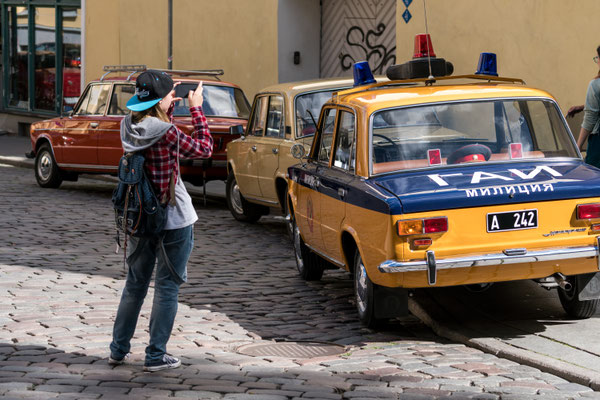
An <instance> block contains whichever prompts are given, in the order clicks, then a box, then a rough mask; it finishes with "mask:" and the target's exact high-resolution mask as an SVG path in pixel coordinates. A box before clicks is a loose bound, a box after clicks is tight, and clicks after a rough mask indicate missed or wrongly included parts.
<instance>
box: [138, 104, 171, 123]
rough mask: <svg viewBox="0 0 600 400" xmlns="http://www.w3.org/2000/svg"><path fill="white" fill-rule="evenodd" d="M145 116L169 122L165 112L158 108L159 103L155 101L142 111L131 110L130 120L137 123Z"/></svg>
mask: <svg viewBox="0 0 600 400" xmlns="http://www.w3.org/2000/svg"><path fill="white" fill-rule="evenodd" d="M147 117H155V118H158V119H160V120H161V121H164V122H171V120H170V119H169V117H168V116H167V113H166V112H164V111H163V109H162V108H160V103H156V104H155V105H154V106H152V107H150V108H148V109H146V110H144V111H132V112H131V122H133V123H134V124H137V123H139V122H140V121H142V120H143V119H144V118H147Z"/></svg>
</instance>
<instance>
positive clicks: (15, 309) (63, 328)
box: [0, 165, 600, 400]
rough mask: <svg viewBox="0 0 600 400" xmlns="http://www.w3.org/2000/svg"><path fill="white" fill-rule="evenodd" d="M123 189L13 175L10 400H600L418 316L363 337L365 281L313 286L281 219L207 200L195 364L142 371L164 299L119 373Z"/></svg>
mask: <svg viewBox="0 0 600 400" xmlns="http://www.w3.org/2000/svg"><path fill="white" fill-rule="evenodd" d="M113 186H114V184H112V183H106V182H102V181H98V180H91V179H80V181H79V182H76V183H71V182H65V183H63V185H62V186H61V188H60V189H56V190H54V189H41V188H40V187H38V185H37V184H36V182H35V178H34V176H33V171H31V170H27V169H21V168H13V167H8V166H2V165H0V192H1V193H2V199H3V201H2V203H1V205H0V215H1V217H0V238H1V240H0V326H1V328H0V396H2V397H3V398H14V399H51V398H58V399H87V398H90V399H119V398H130V399H145V398H149V399H163V398H173V397H178V398H189V399H221V398H224V399H240V400H242V399H261V400H263V399H264V400H279V399H295V398H311V399H360V398H370V399H373V398H393V399H444V398H448V399H528V398H542V396H543V398H544V399H569V398H600V393H599V392H594V391H592V390H591V389H590V388H588V387H586V386H582V385H578V384H574V383H570V382H568V381H566V380H564V379H562V378H559V377H556V376H553V375H550V374H547V373H544V372H542V371H540V370H537V369H534V368H531V367H527V366H524V365H519V364H518V363H515V362H513V361H509V360H506V359H502V358H498V357H495V356H493V355H490V354H486V353H483V352H481V351H479V350H475V349H471V348H468V347H465V346H464V345H461V344H456V343H451V342H448V341H445V340H444V339H441V338H439V337H437V336H435V335H434V334H433V333H432V332H431V331H430V330H429V329H428V328H427V327H425V326H424V325H423V324H421V322H420V321H418V320H417V319H416V318H414V317H407V318H405V319H402V320H399V321H394V322H393V323H390V324H389V325H387V326H384V327H382V329H381V330H380V331H372V330H368V329H365V328H363V327H361V325H360V324H359V323H358V321H357V318H356V311H355V309H354V304H353V302H352V281H351V280H350V276H349V275H348V274H347V273H345V272H343V271H337V270H335V271H326V272H325V275H324V277H323V279H322V280H321V281H319V282H305V281H303V280H301V279H300V278H299V277H298V276H297V273H296V269H295V262H294V258H293V254H292V248H291V245H290V243H289V239H288V237H287V236H286V231H285V226H284V224H283V220H282V219H281V217H267V218H263V219H262V220H261V222H260V223H259V224H255V225H251V224H242V223H239V222H237V221H235V220H234V219H233V218H232V217H231V215H230V213H229V211H228V210H227V208H226V206H225V203H224V202H222V203H221V202H214V201H212V202H209V203H208V205H207V206H206V207H204V206H203V205H202V201H196V202H195V205H196V210H197V213H198V215H199V218H200V221H199V222H198V223H197V224H196V225H195V249H194V251H193V253H192V257H191V259H190V263H189V265H188V283H186V284H184V285H183V286H182V288H181V293H180V304H179V312H178V315H177V318H176V321H175V328H174V331H173V335H172V337H171V340H170V341H169V345H168V349H169V352H170V353H172V354H173V355H175V356H177V357H180V358H181V359H182V362H183V365H182V367H180V368H178V369H175V370H167V371H160V372H156V373H144V372H142V365H143V356H144V348H145V346H146V344H147V342H148V336H147V326H148V318H149V314H150V306H151V303H152V302H151V298H152V295H153V292H152V290H150V292H149V294H148V298H147V299H146V303H145V306H144V308H143V310H142V315H141V318H140V320H139V324H138V330H137V331H136V336H135V337H134V340H133V343H132V345H133V348H132V352H133V356H132V362H131V363H130V364H127V365H123V366H118V367H114V368H113V367H110V366H109V365H108V364H107V361H106V357H107V356H108V344H109V343H110V340H111V333H112V322H113V318H114V315H115V312H116V309H117V306H118V303H119V297H120V292H121V290H122V288H123V285H124V278H125V270H124V267H123V260H122V253H121V252H120V253H119V254H115V241H114V233H115V230H114V223H113V216H112V205H111V202H110V195H111V192H112V189H113ZM274 340H278V341H285V340H306V341H326V342H335V343H337V344H341V345H344V346H347V348H346V349H345V352H344V353H343V354H341V355H339V356H326V357H320V358H312V359H290V358H284V357H270V356H269V357H264V356H261V357H258V356H248V355H242V354H239V353H238V352H236V349H237V348H238V347H239V346H241V345H245V344H251V343H262V342H268V341H274Z"/></svg>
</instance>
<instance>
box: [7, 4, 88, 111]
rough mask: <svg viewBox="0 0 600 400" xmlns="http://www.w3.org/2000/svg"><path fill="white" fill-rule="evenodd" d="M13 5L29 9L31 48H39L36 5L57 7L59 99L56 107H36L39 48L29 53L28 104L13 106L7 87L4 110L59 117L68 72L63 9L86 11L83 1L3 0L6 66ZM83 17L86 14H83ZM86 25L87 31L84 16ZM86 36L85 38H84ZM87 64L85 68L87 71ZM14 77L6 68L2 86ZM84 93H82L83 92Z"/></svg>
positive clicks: (57, 90) (29, 39)
mask: <svg viewBox="0 0 600 400" xmlns="http://www.w3.org/2000/svg"><path fill="white" fill-rule="evenodd" d="M9 7H24V8H26V9H27V48H28V49H32V48H35V26H36V25H35V9H36V8H53V9H54V31H55V33H54V39H55V40H54V43H55V49H56V51H55V83H54V85H55V88H54V89H55V90H54V93H55V98H54V104H55V106H54V109H52V110H44V109H39V108H36V104H35V51H28V54H27V74H26V76H27V85H28V87H27V96H28V98H27V106H26V107H18V106H11V105H10V93H9V91H8V90H3V91H4V95H3V96H2V99H1V101H0V110H1V111H12V112H14V113H18V114H27V115H32V116H40V117H55V116H60V115H63V114H65V113H68V112H66V111H64V104H63V103H64V100H63V98H64V93H63V74H64V65H63V60H64V54H63V30H64V28H63V10H64V9H65V8H67V9H73V8H75V9H78V10H79V11H80V12H81V10H82V7H81V0H20V1H15V0H0V25H1V29H2V38H1V40H2V48H3V54H2V60H1V62H2V65H4V66H7V65H9V61H10V59H9V52H7V51H6V50H5V49H8V48H9V46H10V43H9V21H8V8H9ZM82 17H83V15H82ZM81 23H82V26H81V27H80V29H81V31H83V24H84V21H83V18H82V19H81ZM82 39H83V37H82ZM83 46H84V43H83V42H81V48H82V49H83ZM83 68H84V67H83V65H82V66H81V71H83ZM9 80H10V71H9V68H3V72H2V81H1V85H0V87H2V88H7V84H8V82H9ZM80 96H81V94H80Z"/></svg>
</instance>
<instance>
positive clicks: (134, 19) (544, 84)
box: [0, 0, 600, 134]
mask: <svg viewBox="0 0 600 400" xmlns="http://www.w3.org/2000/svg"><path fill="white" fill-rule="evenodd" d="M169 4H170V5H171V6H170V7H169ZM0 6H1V10H0V12H1V19H0V24H1V30H0V33H1V35H2V38H1V42H0V43H1V44H2V50H3V51H2V57H0V60H1V63H2V74H1V79H0V89H1V91H2V99H1V101H0V132H1V131H9V132H20V133H21V134H27V131H28V124H29V123H31V122H32V121H35V120H39V119H43V118H47V117H51V116H56V115H59V114H60V113H65V112H68V111H69V110H70V108H71V107H72V106H73V104H74V102H75V100H76V99H77V96H79V94H80V92H81V90H82V88H83V87H85V84H86V83H87V82H89V81H90V80H93V79H97V78H99V77H100V76H101V75H102V74H103V66H104V65H122V64H144V65H146V66H148V67H154V68H169V67H171V68H173V69H185V70H190V69H223V70H224V71H225V74H224V76H223V79H224V80H227V81H230V82H234V83H236V84H238V85H240V86H241V87H242V88H243V89H244V91H245V92H246V95H247V96H248V97H249V99H250V100H251V99H252V97H253V96H254V93H256V92H257V91H258V90H260V89H261V88H263V87H265V86H268V85H271V84H274V83H279V82H289V81H296V80H305V79H314V78H319V77H330V76H348V75H351V73H352V72H351V65H352V63H353V62H355V61H361V60H368V61H369V64H370V65H371V67H372V69H373V70H374V71H375V73H376V74H384V73H385V69H386V68H387V67H388V66H389V65H392V64H394V63H400V62H404V61H406V60H408V59H410V58H412V53H413V40H414V36H415V34H417V33H423V32H425V30H426V28H427V29H428V32H429V33H430V34H431V36H432V40H433V46H434V49H435V51H436V53H437V55H438V56H439V57H443V58H445V59H447V60H449V61H451V62H452V63H453V64H454V68H455V74H465V73H473V72H474V71H475V68H476V65H477V59H478V57H479V53H481V52H484V51H486V52H494V53H496V54H497V55H498V64H499V67H498V68H499V73H500V75H504V76H511V77H520V78H523V79H524V80H525V81H526V82H527V83H528V84H529V85H533V86H538V87H541V88H544V89H547V90H548V91H550V93H552V94H553V95H554V96H555V97H556V98H557V99H558V101H559V103H560V106H561V107H562V108H563V110H566V109H568V107H569V106H571V105H574V104H582V103H583V100H584V97H585V90H586V88H587V84H588V82H589V81H590V79H592V78H593V77H594V76H596V75H597V73H598V71H597V70H596V69H597V67H596V65H595V64H593V62H592V57H593V56H594V55H595V49H596V47H597V46H598V44H600V37H598V35H597V28H596V26H597V25H596V24H595V21H594V19H595V17H596V16H597V15H600V3H599V2H597V1H595V0H578V1H577V2H565V1H563V0H486V1H480V0H454V1H452V2H448V1H447V0H366V1H365V0H220V1H214V0H0ZM425 11H426V12H427V20H428V21H427V26H426V24H425Z"/></svg>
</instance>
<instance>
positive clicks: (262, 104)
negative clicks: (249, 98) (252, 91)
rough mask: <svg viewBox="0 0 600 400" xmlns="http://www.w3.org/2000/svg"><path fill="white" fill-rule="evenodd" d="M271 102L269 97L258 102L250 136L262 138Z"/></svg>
mask: <svg viewBox="0 0 600 400" xmlns="http://www.w3.org/2000/svg"><path fill="white" fill-rule="evenodd" d="M268 102H269V96H261V97H259V98H258V99H257V100H256V103H255V106H254V107H255V108H254V113H253V114H252V121H251V122H250V128H249V129H248V134H249V135H252V136H262V135H263V131H264V129H265V120H266V117H267V104H268Z"/></svg>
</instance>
